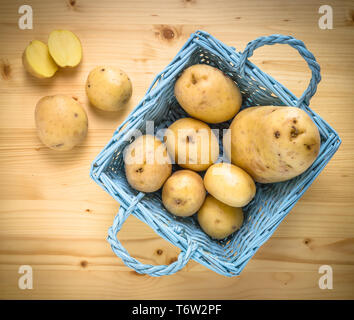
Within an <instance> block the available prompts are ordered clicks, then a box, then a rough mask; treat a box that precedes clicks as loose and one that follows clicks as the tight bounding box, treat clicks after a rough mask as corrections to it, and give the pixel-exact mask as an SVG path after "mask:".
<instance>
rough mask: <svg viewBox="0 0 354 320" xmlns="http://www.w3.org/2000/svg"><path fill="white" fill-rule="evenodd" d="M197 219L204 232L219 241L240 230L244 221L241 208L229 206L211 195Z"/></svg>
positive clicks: (208, 196)
mask: <svg viewBox="0 0 354 320" xmlns="http://www.w3.org/2000/svg"><path fill="white" fill-rule="evenodd" d="M197 217H198V222H199V225H200V227H201V228H202V230H203V231H204V232H205V233H206V234H207V235H209V236H210V237H212V238H214V239H218V240H221V239H224V238H226V237H227V236H229V235H230V234H232V233H234V232H235V231H237V230H238V229H240V228H241V226H242V223H243V219H244V218H243V211H242V209H241V208H236V207H231V206H228V205H227V204H225V203H223V202H221V201H219V200H217V199H215V198H214V197H213V196H211V195H210V194H209V195H207V197H206V199H205V201H204V203H203V205H202V207H201V208H200V209H199V211H198V215H197Z"/></svg>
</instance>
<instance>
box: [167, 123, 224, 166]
mask: <svg viewBox="0 0 354 320" xmlns="http://www.w3.org/2000/svg"><path fill="white" fill-rule="evenodd" d="M165 142H166V146H167V150H168V152H169V153H170V155H171V158H172V159H174V161H175V162H176V163H177V164H178V165H179V166H181V167H182V168H185V169H191V170H194V171H203V170H206V169H207V168H208V167H209V166H210V165H212V164H213V163H214V162H215V161H216V160H217V159H218V156H219V142H218V139H217V137H216V136H215V134H214V132H213V131H212V130H211V129H210V127H209V126H208V125H207V124H206V123H204V122H202V121H199V120H196V119H193V118H182V119H179V120H177V121H175V122H174V123H172V124H171V125H170V126H169V127H168V130H167V131H166V134H165Z"/></svg>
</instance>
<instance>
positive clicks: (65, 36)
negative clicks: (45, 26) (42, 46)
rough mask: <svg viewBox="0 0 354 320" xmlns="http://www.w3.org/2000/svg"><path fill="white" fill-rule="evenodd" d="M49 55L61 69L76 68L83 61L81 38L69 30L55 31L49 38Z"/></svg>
mask: <svg viewBox="0 0 354 320" xmlns="http://www.w3.org/2000/svg"><path fill="white" fill-rule="evenodd" d="M48 48H49V53H50V55H51V56H52V57H53V59H54V61H55V62H56V63H57V65H58V66H60V67H63V68H64V67H76V66H77V65H78V64H79V63H80V61H81V59H82V46H81V42H80V40H79V38H78V37H77V36H76V35H75V34H73V33H72V32H71V31H69V30H54V31H52V32H51V33H50V34H49V38H48Z"/></svg>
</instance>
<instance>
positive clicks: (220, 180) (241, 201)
mask: <svg viewBox="0 0 354 320" xmlns="http://www.w3.org/2000/svg"><path fill="white" fill-rule="evenodd" d="M204 186H205V189H206V190H207V191H208V192H209V193H210V194H211V195H212V196H214V197H215V198H216V199H218V200H219V201H221V202H223V203H225V204H227V205H229V206H231V207H244V206H245V205H247V204H248V203H249V202H250V201H251V200H252V199H253V198H254V196H255V194H256V185H255V183H254V181H253V179H252V178H251V176H250V175H249V174H248V173H247V172H246V171H244V170H242V169H241V168H239V167H237V166H235V165H233V164H230V163H216V164H213V165H212V166H211V167H209V169H208V170H207V172H206V173H205V176H204Z"/></svg>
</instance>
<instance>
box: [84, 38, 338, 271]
mask: <svg viewBox="0 0 354 320" xmlns="http://www.w3.org/2000/svg"><path fill="white" fill-rule="evenodd" d="M279 43H280V44H288V45H290V46H292V47H294V48H295V49H297V50H298V51H299V53H300V54H301V56H302V57H303V58H304V59H305V60H306V62H307V63H308V65H309V68H310V70H311V72H312V78H311V81H310V84H309V87H308V88H307V89H306V90H305V92H304V94H303V95H302V96H301V97H300V98H299V99H298V98H296V97H295V96H294V95H293V94H292V93H291V92H290V91H289V90H288V89H287V88H285V87H284V86H282V85H281V84H280V83H278V82H277V81H276V80H274V79H273V78H272V77H270V76H269V75H267V74H265V73H264V72H262V71H261V70H260V69H259V68H258V67H256V66H255V65H254V64H252V63H251V62H250V61H248V60H247V58H248V57H250V56H252V54H253V51H254V50H255V49H257V48H258V47H261V46H263V45H273V44H279ZM197 63H206V64H209V65H211V66H214V67H217V68H219V69H220V70H222V71H223V72H224V73H225V74H227V75H228V76H230V77H231V78H232V79H233V80H234V81H235V82H236V83H237V85H238V86H239V88H240V90H241V93H242V95H243V104H242V108H247V107H249V106H256V105H278V106H282V105H289V106H296V107H299V108H301V109H303V110H304V111H306V112H307V113H308V114H309V115H310V117H311V118H312V120H313V121H314V122H315V123H316V125H317V126H318V129H319V131H320V135H321V149H320V153H319V155H318V157H317V159H316V161H315V162H314V163H313V164H312V166H311V167H310V168H309V169H308V170H307V171H306V172H304V173H303V174H302V175H300V176H298V177H296V178H294V179H291V180H289V181H285V182H281V183H274V184H259V183H257V193H256V196H255V198H254V199H253V200H252V201H251V202H250V203H249V204H248V205H247V206H246V207H244V208H243V209H244V214H245V219H244V223H243V225H242V227H241V229H240V230H239V231H237V232H236V233H234V234H232V235H231V236H230V237H228V238H226V239H224V240H222V241H217V240H213V239H211V238H210V237H209V236H208V235H206V234H205V233H204V232H203V231H202V230H201V229H200V227H199V225H198V222H197V221H196V218H195V217H194V216H192V217H188V218H178V217H175V216H174V215H172V214H170V213H169V212H167V211H166V209H165V208H164V207H163V205H162V203H161V191H157V192H155V193H152V194H144V193H142V192H138V191H136V190H134V189H133V188H131V187H130V186H129V184H128V183H127V180H126V178H125V173H124V163H123V150H124V148H125V147H126V146H127V145H128V144H129V143H131V142H132V141H133V138H132V136H133V132H134V130H135V129H139V130H141V131H142V132H145V129H146V128H145V125H146V121H147V120H153V121H154V123H155V127H154V128H153V130H154V132H155V133H156V132H157V131H158V130H159V129H162V128H166V127H168V126H169V125H170V124H171V123H172V122H174V121H175V120H177V119H179V118H181V117H185V116H188V115H187V114H186V113H185V112H184V110H183V109H182V108H181V107H180V106H179V105H178V103H177V101H176V99H175V97H174V92H173V91H174V84H175V81H176V79H177V78H178V76H179V75H180V74H181V72H182V71H183V70H184V69H185V68H187V67H189V66H191V65H193V64H197ZM320 80H321V76H320V67H319V65H318V63H317V62H316V59H315V57H314V56H313V55H312V53H311V52H309V51H308V50H307V49H306V47H305V45H304V44H303V42H302V41H299V40H297V39H295V38H293V37H291V36H284V35H271V36H268V37H260V38H258V39H256V40H254V41H252V42H250V43H249V44H248V45H247V47H246V49H245V51H244V52H243V53H238V52H237V51H236V50H235V49H234V48H232V47H228V46H226V45H225V44H223V43H222V42H220V41H218V40H217V39H215V38H214V37H213V36H211V35H210V34H208V33H206V32H204V31H197V32H195V33H193V34H192V35H191V37H190V38H189V40H188V41H187V42H186V44H185V45H184V46H183V47H182V49H181V50H180V52H179V53H178V54H177V56H176V57H175V58H174V59H173V61H172V62H171V63H170V64H169V65H168V66H167V67H166V68H165V69H164V70H163V71H162V72H161V73H159V74H158V75H157V76H156V78H155V79H154V81H153V83H152V84H151V86H150V88H149V89H148V91H147V93H146V95H145V97H144V98H143V100H142V101H141V102H140V103H139V105H138V106H137V107H136V108H135V109H134V110H133V111H132V113H131V114H130V115H129V116H128V117H127V119H126V120H125V121H124V122H123V123H122V124H121V125H120V126H119V128H118V129H117V130H116V131H115V132H114V135H113V137H112V139H111V140H110V141H109V143H108V144H107V145H106V146H105V147H104V149H103V150H102V151H101V152H100V154H99V155H98V156H97V157H96V159H95V160H94V161H93V164H92V167H91V173H90V174H91V177H92V178H93V179H94V181H96V182H97V183H98V184H99V185H100V186H101V187H102V188H103V189H104V190H106V191H107V192H108V193H109V194H110V195H111V196H113V197H114V198H115V199H116V200H117V201H118V202H119V203H120V204H121V206H120V209H119V212H118V214H117V215H116V217H115V219H114V221H113V225H112V227H111V228H110V229H109V232H108V241H109V243H110V245H111V247H112V250H113V251H114V252H115V254H116V255H117V256H119V257H120V258H121V259H122V260H123V261H124V263H125V264H126V265H128V266H129V267H131V268H133V269H134V270H135V271H136V272H138V273H145V274H149V275H151V276H162V275H169V274H172V273H175V272H176V271H178V270H180V269H182V268H183V267H184V266H185V265H186V264H187V262H188V261H189V260H190V259H193V260H195V261H197V262H198V263H200V264H202V265H204V266H206V267H208V268H209V269H211V270H213V271H215V272H217V273H219V274H222V275H225V276H236V275H239V274H240V272H241V271H242V269H243V268H244V267H245V266H246V264H247V262H248V261H249V260H250V259H251V257H252V256H253V255H254V254H255V252H256V251H257V250H258V248H259V247H260V246H261V245H262V244H263V243H264V242H265V241H267V240H268V239H269V238H270V236H271V235H272V234H273V232H274V231H275V229H276V228H277V227H278V225H279V224H280V223H281V221H282V220H283V219H284V218H285V217H286V215H287V214H288V213H289V212H290V210H291V209H292V207H293V206H294V205H295V203H296V202H297V201H298V200H299V199H300V197H301V196H302V194H303V193H304V192H305V191H306V189H307V188H308V187H309V186H310V185H311V183H312V182H313V181H314V179H315V178H316V177H317V175H318V174H319V173H320V172H321V171H322V170H323V168H324V167H325V165H326V164H327V163H328V161H329V160H330V159H331V157H332V156H333V154H334V153H335V152H336V150H337V149H338V147H339V145H340V143H341V140H340V138H339V136H338V134H337V133H336V132H335V131H334V129H332V128H331V127H330V125H329V124H327V123H326V122H325V121H324V120H322V119H321V117H319V116H318V115H317V114H315V113H314V112H313V111H312V110H311V109H310V108H309V107H308V105H309V102H310V99H311V97H312V96H313V95H314V93H315V92H316V88H317V84H318V83H319V81H320ZM228 125H229V122H228V123H221V124H215V125H211V127H212V128H216V129H225V128H228ZM220 140H221V139H220ZM220 148H221V150H220V154H221V155H222V152H223V151H222V145H221V146H220ZM221 160H222V159H221V156H220V159H219V161H221ZM130 214H133V215H134V216H136V217H137V218H139V219H140V220H141V221H143V222H145V223H146V224H148V225H149V226H150V227H151V228H152V229H153V230H154V231H155V232H156V233H157V234H159V235H160V236H161V237H162V238H164V239H166V240H167V241H169V242H171V243H172V244H173V245H175V246H177V247H179V248H180V249H181V253H180V255H179V257H178V260H177V261H175V262H173V263H172V264H170V265H149V264H142V263H140V262H139V261H138V260H136V259H135V258H133V257H131V256H130V255H129V253H128V252H127V250H126V249H125V248H124V247H123V246H122V244H121V243H120V242H119V240H118V238H117V233H118V231H119V230H120V229H121V227H122V225H123V223H124V221H125V220H126V219H127V218H128V217H129V215H130Z"/></svg>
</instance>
